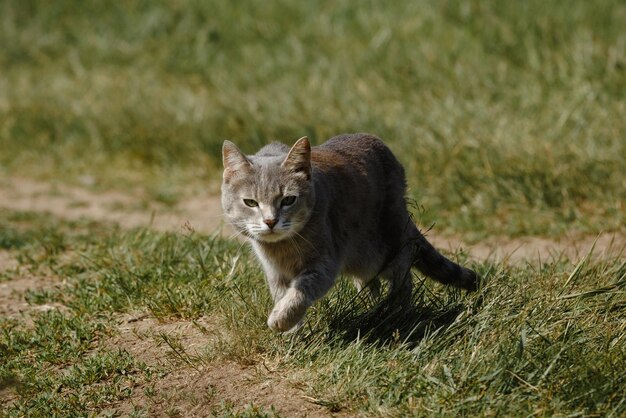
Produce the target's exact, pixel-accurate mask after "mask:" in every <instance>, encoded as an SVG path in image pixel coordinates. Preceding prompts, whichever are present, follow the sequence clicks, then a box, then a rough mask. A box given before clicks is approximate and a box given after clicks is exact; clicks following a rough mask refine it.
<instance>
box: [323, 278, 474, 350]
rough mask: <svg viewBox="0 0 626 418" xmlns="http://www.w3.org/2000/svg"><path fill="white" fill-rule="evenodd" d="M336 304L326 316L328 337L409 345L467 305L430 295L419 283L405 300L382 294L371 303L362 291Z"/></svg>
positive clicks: (448, 322)
mask: <svg viewBox="0 0 626 418" xmlns="http://www.w3.org/2000/svg"><path fill="white" fill-rule="evenodd" d="M341 306H343V307H344V309H341ZM335 308H336V309H334V310H333V311H334V312H331V313H330V315H329V318H328V328H327V332H326V335H327V338H328V340H329V341H330V340H332V341H339V342H343V343H351V342H354V341H357V340H359V341H363V342H365V343H368V344H374V345H377V346H380V345H383V346H384V345H389V344H403V345H404V346H406V347H407V348H411V347H414V346H415V345H416V344H418V343H419V342H420V341H421V340H422V339H423V338H424V337H425V336H426V335H428V334H431V333H433V332H434V331H436V330H442V329H445V328H447V327H449V326H450V325H451V324H452V323H453V322H454V321H455V320H456V318H457V317H458V316H459V315H460V314H461V312H463V311H465V310H466V309H467V306H465V305H464V304H463V303H461V302H460V301H455V302H450V301H448V302H444V301H441V300H437V299H436V298H433V297H432V295H431V294H429V289H428V288H426V287H425V286H424V285H423V283H422V285H421V286H418V287H417V288H416V289H415V290H414V291H413V294H412V295H410V296H407V297H406V298H405V299H404V300H398V299H397V298H396V299H387V298H383V299H382V300H380V301H377V302H376V303H373V302H371V301H370V300H368V299H367V296H366V294H365V293H364V292H361V293H360V294H357V295H356V296H353V297H352V300H351V301H350V302H349V303H347V304H344V303H339V304H337V305H335Z"/></svg>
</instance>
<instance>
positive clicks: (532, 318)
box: [0, 0, 626, 417]
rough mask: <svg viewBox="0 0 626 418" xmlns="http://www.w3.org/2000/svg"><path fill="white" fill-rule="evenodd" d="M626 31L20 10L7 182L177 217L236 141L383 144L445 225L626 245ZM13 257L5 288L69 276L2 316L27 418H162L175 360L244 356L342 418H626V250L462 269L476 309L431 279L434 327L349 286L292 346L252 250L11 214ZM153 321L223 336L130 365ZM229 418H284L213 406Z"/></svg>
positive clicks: (510, 7)
mask: <svg viewBox="0 0 626 418" xmlns="http://www.w3.org/2000/svg"><path fill="white" fill-rule="evenodd" d="M624 27H626V5H625V4H624V2H622V1H619V0H593V1H582V0H575V1H570V2H557V1H547V2H546V1H538V0H532V1H525V2H497V1H467V2H452V1H430V0H429V1H423V2H413V3H410V4H408V3H407V4H402V3H400V2H395V3H394V2H391V3H390V2H387V3H376V2H363V3H359V5H358V6H357V5H355V4H354V2H349V1H347V0H339V1H334V2H330V1H325V0H324V1H322V0H320V1H308V2H295V1H270V2H260V1H252V0H246V1H241V2H236V3H233V2H217V1H209V2H205V1H191V0H189V1H185V0H183V1H177V2H170V1H139V0H132V1H126V2H123V3H122V2H118V3H110V2H109V3H99V2H93V1H75V0H59V1H55V2H42V1H17V0H7V1H4V2H2V3H1V4H0V67H1V68H2V71H1V73H0V177H4V178H5V179H8V181H9V182H10V181H11V178H12V176H23V177H31V178H36V179H40V180H44V181H48V180H50V179H55V180H59V181H61V182H68V183H81V184H83V185H84V184H87V185H89V186H88V187H93V188H94V189H96V190H102V189H121V190H123V191H124V190H125V191H126V192H130V193H133V192H134V191H135V190H136V188H137V187H140V188H141V189H143V191H144V192H145V193H144V194H142V196H144V195H145V196H147V197H146V199H148V200H150V199H151V200H154V201H157V202H160V203H161V204H163V205H164V206H172V207H173V206H175V205H176V204H177V202H179V201H183V200H184V199H185V197H186V196H189V194H191V193H194V192H195V191H196V190H199V189H200V188H207V187H208V188H210V189H211V190H214V191H216V190H217V187H216V184H217V183H219V180H220V170H221V162H220V160H221V156H220V148H221V144H222V141H223V140H224V139H230V140H233V141H235V142H236V143H237V144H239V145H240V146H241V147H242V148H243V149H244V150H245V151H246V152H254V151H255V150H256V149H258V148H259V147H260V146H261V145H263V144H265V143H267V142H269V141H271V140H275V139H278V140H282V141H284V142H287V143H290V142H293V141H294V140H295V139H297V138H299V137H300V136H302V135H308V136H309V137H310V138H311V140H312V141H313V143H314V144H320V143H322V142H323V141H324V140H325V139H326V138H329V137H331V136H333V135H335V134H338V133H343V132H350V131H369V132H372V133H374V134H377V135H379V136H380V137H382V138H384V139H385V141H386V142H387V143H388V144H389V146H390V147H391V148H392V150H393V151H394V152H395V153H396V154H397V156H398V158H399V159H400V160H401V162H402V163H403V165H404V166H405V167H406V170H407V177H408V185H409V197H410V198H411V199H412V200H413V201H415V202H416V205H415V211H416V212H417V214H418V215H419V223H420V225H421V226H424V227H428V226H429V225H431V224H433V223H436V224H437V226H436V228H437V233H438V234H439V233H441V232H442V231H443V232H446V233H449V234H461V235H462V237H463V239H464V240H466V241H468V240H469V241H471V240H478V239H481V238H482V237H485V236H491V237H492V236H505V237H511V236H520V235H541V236H553V237H559V236H563V234H564V233H565V232H567V233H568V234H569V235H568V236H575V235H576V233H577V232H580V233H585V234H596V233H599V232H605V231H618V230H620V231H621V230H623V225H624V224H625V223H626V206H624V202H625V201H626V183H625V182H624V175H623V171H624V169H623V167H626V136H625V132H626V37H625V35H624V30H623V28H624ZM85 179H87V181H86V180H85ZM148 203H149V202H143V203H142V204H143V205H144V206H145V208H148V207H149V205H148ZM0 251H2V252H3V253H7V254H10V255H11V256H12V257H13V256H14V257H15V258H16V259H17V261H18V266H17V267H16V268H12V269H9V270H6V271H4V272H2V273H0V284H2V285H11V284H12V283H17V282H18V281H19V280H21V279H23V278H24V277H26V278H28V277H31V278H32V277H44V278H45V277H50V278H51V279H50V280H51V283H53V284H55V285H51V286H45V287H44V288H42V289H36V288H33V289H28V290H27V291H25V292H23V294H20V295H19V298H20V300H21V301H22V302H24V301H25V302H28V303H29V304H30V305H31V308H30V309H28V310H27V312H26V313H23V314H21V315H13V316H11V317H10V318H9V317H1V318H0V329H1V332H0V396H6V393H9V392H7V391H10V393H11V394H12V395H11V396H12V398H11V399H12V401H11V402H10V403H8V404H3V405H0V416H26V415H27V416H68V415H74V416H84V415H87V416H89V415H98V414H103V415H114V414H115V413H118V412H120V411H126V413H129V414H132V415H135V416H142V415H143V416H145V415H149V414H150V412H151V409H150V408H151V407H152V406H154V405H157V404H158V402H162V396H163V394H162V393H160V392H159V390H160V389H159V382H163V381H164V380H167V379H168V376H169V375H168V373H170V372H171V371H172V369H173V368H174V369H181V370H183V371H184V370H188V371H190V372H191V371H192V370H193V371H195V370H203V368H211V367H219V366H220V364H222V363H223V362H224V361H227V360H228V361H234V362H236V363H239V364H242V365H246V366H251V367H256V368H257V373H260V374H259V376H260V377H258V376H257V377H258V378H260V379H266V380H267V381H268V382H270V383H271V382H272V380H271V379H276V378H277V377H276V376H278V375H279V376H280V379H281V380H282V381H283V383H284V382H287V384H288V385H289V386H290V387H295V388H299V389H302V390H303V392H304V394H305V395H306V396H308V398H307V399H309V401H311V402H315V403H317V404H318V405H320V406H321V407H322V408H324V411H327V412H333V411H342V412H345V413H347V414H362V415H366V416H406V415H417V416H423V415H429V416H464V415H465V416H483V415H489V416H493V415H499V416H526V415H531V414H534V415H539V416H570V415H583V416H615V417H617V416H623V415H625V414H626V402H625V401H624V400H623V393H626V374H625V372H624V370H623V369H624V366H623V365H624V364H626V338H625V337H624V336H625V335H626V329H625V328H624V324H625V323H626V296H625V294H626V293H625V290H626V284H625V280H626V264H625V263H624V253H623V251H622V253H621V254H620V253H618V254H617V255H607V254H606V253H602V252H599V251H598V252H597V253H594V254H593V255H592V256H590V257H588V258H585V259H583V260H582V261H579V260H569V259H567V258H566V257H564V256H562V257H553V258H550V259H547V260H542V262H541V263H527V264H511V263H508V262H501V263H497V262H494V261H490V260H485V261H480V262H477V261H474V262H469V261H467V260H465V259H464V255H463V254H455V255H453V256H454V257H456V258H457V259H460V260H462V261H463V262H465V263H468V264H470V265H472V266H473V268H475V269H476V270H478V271H479V272H480V273H481V274H482V275H483V276H485V277H486V278H487V284H486V286H485V287H484V288H483V289H482V290H481V291H480V292H479V293H478V294H470V295H467V294H464V293H461V292H458V291H456V290H450V289H446V288H443V287H441V286H439V285H437V284H434V283H433V282H431V281H428V280H424V279H422V278H420V277H416V278H415V284H416V291H415V294H414V295H413V301H414V304H413V305H414V308H413V309H409V310H406V311H396V310H394V309H393V307H390V306H388V305H386V304H384V303H378V304H372V303H371V302H369V301H366V300H363V299H362V298H361V297H360V296H359V295H357V294H356V293H355V291H354V289H353V288H352V286H351V285H350V283H349V281H348V280H343V281H341V282H340V283H339V284H338V285H337V286H336V287H335V289H333V291H332V292H331V293H330V294H329V295H328V297H327V298H325V299H323V300H322V301H320V302H319V303H318V304H316V305H315V306H314V307H313V308H312V309H311V310H310V313H309V316H308V319H307V322H306V324H305V326H304V327H303V328H302V329H301V330H300V331H299V332H298V333H296V334H295V335H292V336H287V337H284V336H277V335H275V334H273V333H271V332H270V331H269V330H268V329H267V327H266V325H265V321H266V317H267V314H268V312H269V310H270V300H269V295H268V292H267V289H266V286H265V283H264V279H263V277H262V274H261V270H260V269H259V266H258V264H257V263H256V261H255V260H253V258H252V257H251V256H250V254H249V253H248V251H247V250H245V249H243V248H241V246H240V244H239V243H234V242H228V241H225V240H223V239H221V238H217V237H209V236H203V235H199V234H195V233H191V232H189V233H186V234H181V233H158V232H155V231H151V230H143V229H142V230H130V231H125V230H122V229H120V228H118V227H116V226H114V225H110V224H102V223H96V222H90V221H87V220H80V221H72V222H69V221H60V220H59V219H57V218H55V217H52V216H48V215H43V214H35V213H27V212H11V211H6V210H0ZM16 297H17V296H16ZM49 307H60V308H58V309H57V308H54V309H52V310H48V311H46V309H48V308H49ZM143 314H147V315H149V316H151V317H154V318H156V319H157V320H158V321H160V323H161V324H168V323H184V324H189V323H191V324H196V326H197V328H198V329H200V330H202V332H203V333H204V332H206V341H203V343H202V344H201V347H200V348H201V349H200V350H190V349H189V347H186V346H185V343H184V341H185V340H184V338H180V337H179V336H176V335H174V334H169V333H167V332H161V333H159V334H158V335H154V336H152V337H150V338H151V340H149V341H151V343H153V344H154V345H155V346H158V347H159V349H160V350H162V353H163V355H164V356H168V358H170V357H171V359H172V364H171V365H170V366H163V365H161V366H154V365H152V364H146V362H145V361H142V360H141V359H139V358H137V357H136V356H135V355H133V354H132V353H131V352H130V351H128V350H125V349H123V348H122V349H120V348H119V347H112V346H111V341H114V339H115V338H116V336H118V334H119V333H120V318H121V317H124V316H125V315H126V316H128V315H143ZM202 318H209V319H210V320H211V323H214V324H215V329H204V328H203V327H204V325H201V323H200V322H201V321H200V319H202ZM203 335H204V334H203ZM258 370H275V371H277V372H278V374H277V373H275V372H269V371H268V372H267V374H263V373H264V372H258ZM203 395H204V398H202V397H201V398H200V399H212V398H211V396H214V394H211V393H207V394H203ZM138 397H140V398H142V399H144V400H145V401H146V402H147V403H146V404H145V405H144V406H141V405H139V404H134V403H133V402H135V400H136V399H137V398H138ZM303 402H304V401H303ZM129 405H131V406H130V407H129ZM133 405H134V406H133ZM124 408H126V409H124ZM129 411H130V412H129ZM163 413H165V414H167V415H171V416H176V415H177V414H178V415H180V414H184V411H183V410H181V409H180V406H179V405H177V404H175V402H174V404H173V405H171V407H170V408H167V409H164V410H163ZM207 413H212V414H214V415H216V416H233V415H239V416H250V417H254V416H277V415H279V414H280V411H278V412H277V411H276V410H274V409H272V408H271V407H270V406H269V405H268V408H266V409H264V408H263V407H261V406H259V405H257V404H256V403H254V404H248V405H240V404H236V403H233V402H231V401H228V400H224V401H220V400H219V399H212V400H211V406H210V410H209V411H208V412H207Z"/></svg>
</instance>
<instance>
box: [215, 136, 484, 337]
mask: <svg viewBox="0 0 626 418" xmlns="http://www.w3.org/2000/svg"><path fill="white" fill-rule="evenodd" d="M222 159H223V164H224V172H223V181H222V209H223V211H224V215H225V217H226V219H227V221H228V222H230V223H231V224H232V225H233V227H234V228H235V229H236V230H237V231H238V232H239V233H241V234H243V235H244V236H246V237H248V238H249V241H250V242H251V244H252V247H253V249H254V252H255V253H256V255H257V257H258V259H259V260H260V262H261V265H262V267H263V270H264V271H265V274H266V276H267V283H268V285H269V289H270V292H271V295H272V298H273V300H274V307H273V309H272V311H271V313H270V315H269V318H268V320H267V324H268V326H269V327H270V328H271V329H272V330H274V331H280V332H286V331H293V330H295V329H297V327H298V326H299V325H300V324H301V323H302V320H303V318H304V316H305V313H306V311H307V309H308V308H309V307H310V306H311V305H312V304H313V303H314V302H315V301H316V300H318V299H320V298H321V297H323V296H324V295H325V294H326V293H327V292H328V291H329V289H330V288H331V287H332V286H333V284H334V283H335V279H336V277H337V276H338V275H339V274H340V273H346V274H348V275H351V276H353V277H354V284H355V285H356V287H357V289H358V290H359V291H360V290H362V289H364V288H366V289H367V290H368V291H369V294H370V296H371V297H372V298H378V297H379V296H380V281H379V280H380V279H379V278H380V277H382V278H384V279H386V280H388V281H389V283H390V286H389V288H390V290H389V295H398V294H404V295H410V294H411V291H412V281H411V274H410V270H411V267H417V268H418V269H419V270H420V271H421V272H422V273H424V274H425V275H427V276H429V277H431V278H433V279H435V280H437V281H439V282H441V283H444V284H449V285H452V286H455V287H459V288H462V289H466V290H469V291H473V290H476V289H477V287H478V285H479V281H480V278H479V276H478V275H477V274H476V273H475V272H474V271H472V270H470V269H467V268H465V267H461V266H460V265H458V264H456V263H454V262H452V261H450V260H449V259H447V258H446V257H444V256H443V255H441V254H440V253H439V252H438V251H437V250H436V249H435V248H434V247H433V246H432V245H431V244H430V243H429V242H428V241H427V240H426V238H425V237H424V236H423V235H422V234H421V233H420V231H419V230H418V228H417V227H416V226H415V224H414V223H413V221H412V219H411V216H410V214H409V212H408V210H407V205H406V200H405V190H406V181H405V175H404V168H403V167H402V165H401V164H400V163H399V162H398V160H397V159H396V157H395V156H394V155H393V154H392V152H391V150H390V149H389V148H388V147H387V146H386V145H385V144H384V143H383V141H382V140H381V139H379V138H377V137H375V136H373V135H370V134H366V133H357V134H344V135H340V136H336V137H334V138H331V139H329V140H328V141H327V142H326V143H324V144H323V145H320V146H317V147H313V148H311V145H310V143H309V140H308V139H307V137H303V138H300V139H299V140H298V141H297V142H296V143H295V144H294V145H293V146H292V147H291V148H290V147H289V146H287V145H285V144H281V143H271V144H269V145H266V146H264V147H263V148H261V150H260V151H259V152H257V153H256V154H254V155H250V156H246V155H244V154H243V153H242V152H241V151H240V150H239V149H238V148H237V146H236V145H235V144H233V143H232V142H230V141H224V144H223V147H222ZM390 297H391V296H390Z"/></svg>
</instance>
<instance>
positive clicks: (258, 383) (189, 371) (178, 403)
mask: <svg viewBox="0 0 626 418" xmlns="http://www.w3.org/2000/svg"><path fill="white" fill-rule="evenodd" d="M120 322H121V325H120V327H119V331H120V333H119V335H117V336H115V337H113V339H111V340H110V341H107V342H106V345H110V346H111V347H115V348H121V349H125V350H127V351H129V352H130V353H131V354H132V355H133V356H134V357H135V358H137V359H139V360H140V361H143V362H144V363H146V364H147V365H149V366H153V367H159V368H161V369H163V370H168V372H167V373H166V374H165V375H164V376H162V377H160V378H157V379H156V381H153V382H151V383H149V384H148V385H149V386H150V387H151V389H150V391H151V392H152V393H151V394H150V395H148V394H147V393H146V388H147V387H148V386H144V387H137V388H135V390H134V395H133V396H132V397H131V399H130V401H125V402H124V403H122V404H120V405H119V406H118V408H117V409H116V411H115V412H117V413H120V414H122V415H126V414H129V413H130V412H131V411H132V410H133V408H136V407H139V408H142V409H145V410H147V411H148V412H149V414H150V416H164V415H171V414H174V413H177V414H179V415H180V416H185V417H196V416H208V415H210V413H211V411H214V410H216V409H218V410H219V409H220V408H223V407H225V406H226V405H232V406H233V408H234V410H236V411H238V410H240V409H242V408H243V407H244V406H245V405H249V404H253V405H255V406H257V407H262V408H264V409H265V410H269V409H270V408H271V407H274V408H275V409H276V411H278V412H279V413H280V414H281V415H283V416H289V417H322V416H330V413H329V412H328V410H326V409H325V408H324V407H322V406H319V405H316V404H313V403H311V402H309V401H307V400H306V396H305V395H304V393H303V392H302V391H301V390H299V389H298V388H296V387H294V386H293V385H291V384H290V383H289V382H288V381H287V380H286V379H284V378H283V377H282V376H280V374H279V373H278V372H270V370H269V369H268V368H266V367H264V366H263V365H255V366H242V365H239V364H237V363H234V362H220V363H219V364H217V363H211V362H209V363H205V362H204V361H203V360H199V361H198V359H202V355H203V353H204V352H205V349H206V347H207V346H208V345H210V343H211V342H212V341H214V340H216V339H218V338H220V337H226V338H227V336H224V335H222V333H221V332H220V331H219V329H220V327H219V324H217V323H216V321H215V320H213V319H211V318H200V319H198V320H196V321H194V323H192V322H189V321H179V322H161V321H159V320H157V319H156V318H154V317H151V316H149V315H141V314H138V315H125V316H123V317H122V318H120ZM166 340H170V341H171V345H170V344H168V343H166V342H165V341H166ZM205 358H206V356H205ZM194 360H195V361H194Z"/></svg>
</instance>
